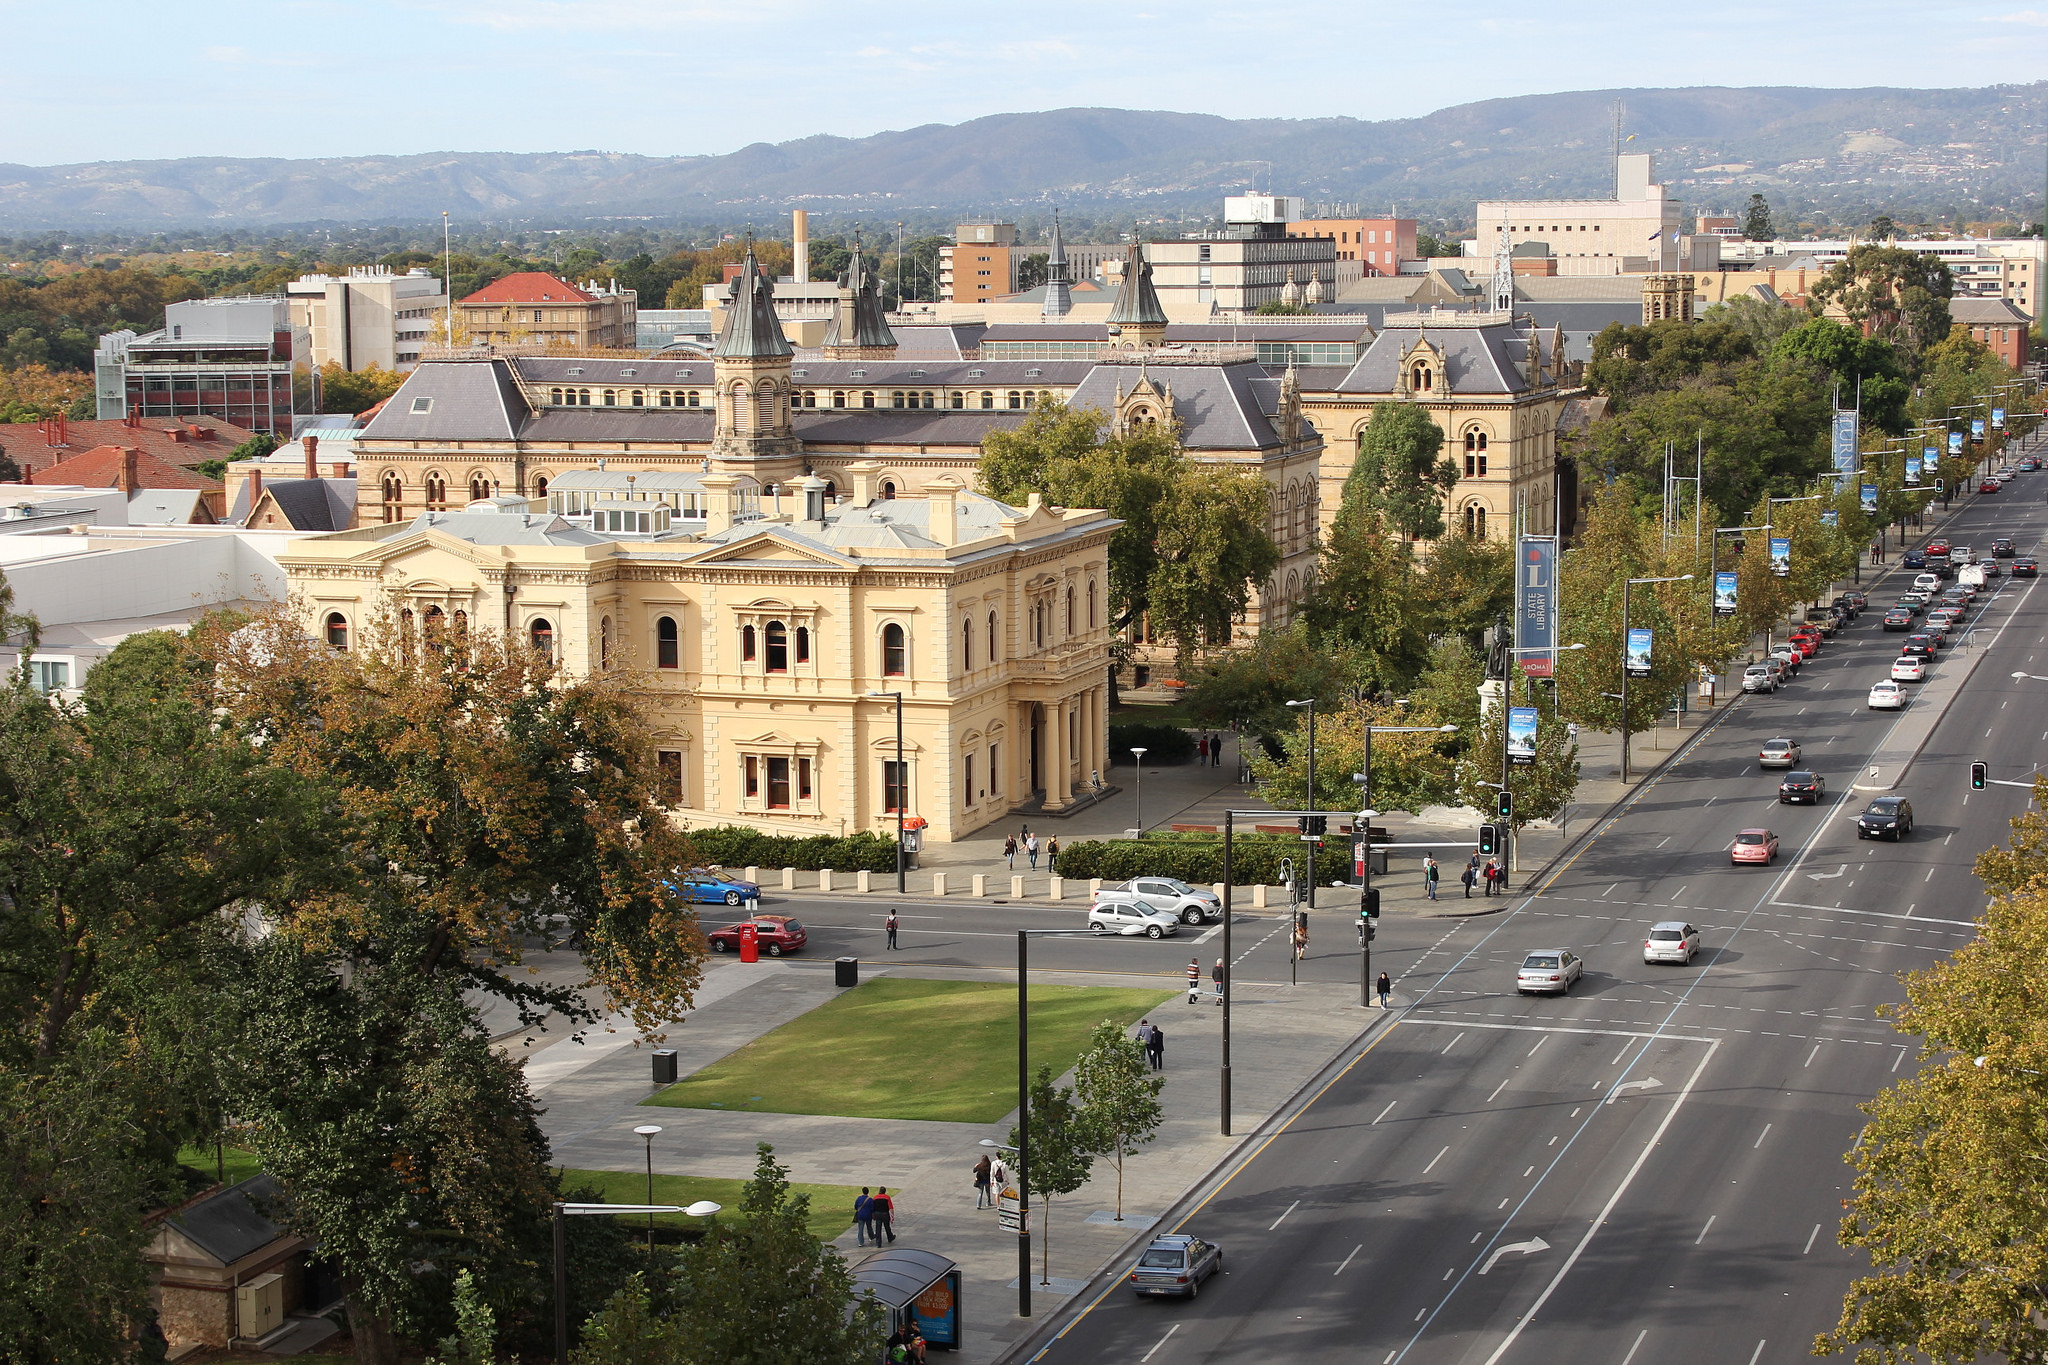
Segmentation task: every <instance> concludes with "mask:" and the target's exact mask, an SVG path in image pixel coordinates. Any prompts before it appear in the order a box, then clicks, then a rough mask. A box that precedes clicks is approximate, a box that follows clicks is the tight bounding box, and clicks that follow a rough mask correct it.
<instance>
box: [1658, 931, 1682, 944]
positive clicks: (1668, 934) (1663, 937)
mask: <svg viewBox="0 0 2048 1365" xmlns="http://www.w3.org/2000/svg"><path fill="white" fill-rule="evenodd" d="M1684 937H1685V935H1684V934H1683V933H1682V932H1680V931H1679V930H1677V929H1652V930H1651V931H1650V939H1651V941H1652V942H1654V943H1676V942H1678V940H1680V939H1682V938H1684Z"/></svg>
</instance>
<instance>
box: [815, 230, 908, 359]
mask: <svg viewBox="0 0 2048 1365" xmlns="http://www.w3.org/2000/svg"><path fill="white" fill-rule="evenodd" d="M839 288H840V291H841V293H842V294H845V293H849V292H850V293H851V294H852V295H853V335H852V336H851V337H847V336H843V335H841V333H840V321H841V318H840V313H841V311H842V310H841V309H839V308H835V309H833V310H832V321H831V322H830V323H829V324H828V325H827V326H826V328H825V344H826V345H827V346H876V347H883V346H886V347H889V348H890V349H892V350H893V349H894V348H895V345H896V335H895V333H893V332H891V331H890V330H889V323H888V320H887V319H885V318H884V317H883V316H882V297H881V295H880V294H878V293H876V292H875V282H874V280H873V279H871V278H870V277H869V275H868V267H867V262H866V261H864V260H863V259H862V258H861V250H860V237H859V236H858V235H856V236H855V237H854V239H853V253H852V255H850V256H849V257H847V261H846V273H845V274H844V275H841V276H840V277H839Z"/></svg>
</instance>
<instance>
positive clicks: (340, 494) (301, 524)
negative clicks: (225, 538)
mask: <svg viewBox="0 0 2048 1365" xmlns="http://www.w3.org/2000/svg"><path fill="white" fill-rule="evenodd" d="M355 490H356V481H355V480H354V479H276V480H273V481H271V482H269V483H266V484H264V485H263V494H262V496H261V497H260V498H258V499H257V502H256V506H255V507H254V508H252V509H251V510H250V512H249V514H248V516H247V518H246V520H245V522H244V524H245V525H248V526H252V527H258V528H260V527H262V526H264V525H266V524H267V523H266V522H264V521H263V520H261V518H263V517H266V516H267V515H269V513H268V511H267V510H266V506H265V504H269V505H270V506H272V507H275V508H276V509H277V515H279V516H281V517H283V518H284V520H285V524H286V525H288V526H290V527H291V528H292V529H293V530H294V531H346V530H347V529H348V528H349V523H350V522H351V521H353V520H354V519H355V505H356V491H355Z"/></svg>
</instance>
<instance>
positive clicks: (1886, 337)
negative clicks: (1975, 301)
mask: <svg viewBox="0 0 2048 1365" xmlns="http://www.w3.org/2000/svg"><path fill="white" fill-rule="evenodd" d="M1954 292H1955V277H1954V276H1953V275H1952V274H1950V272H1949V268H1948V263H1947V262H1945V261H1943V260H1942V259H1941V258H1940V257H1938V256H1933V255H1929V254H1928V253H1926V252H1924V251H1911V250H1908V249H1906V248H1904V247H1892V246H1877V245H1874V244H1870V243H1865V244H1863V245H1861V246H1854V247H1851V248H1849V254H1848V256H1847V258H1845V259H1844V260H1843V261H1842V262H1841V263H1840V264H1837V265H1834V266H1830V267H1829V268H1828V270H1827V273H1825V274H1824V275H1822V276H1821V277H1820V279H1819V280H1818V281H1816V282H1815V283H1814V285H1813V287H1812V288H1811V289H1809V290H1808V291H1807V307H1808V308H1810V309H1812V310H1813V311H1814V313H1815V314H1816V315H1818V314H1820V313H1821V312H1822V311H1823V310H1824V309H1826V308H1827V307H1829V306H1830V305H1839V306H1840V308H1841V309H1842V311H1843V313H1844V314H1845V315H1846V316H1847V318H1848V321H1849V322H1850V323H1852V324H1853V325H1854V326H1856V327H1857V328H1859V329H1860V330H1861V331H1862V332H1863V334H1864V335H1865V336H1869V337H1874V338H1876V339H1877V340H1880V341H1887V342H1890V343H1891V344H1892V345H1894V346H1896V347H1897V348H1898V350H1899V354H1900V356H1901V357H1902V358H1903V360H1904V361H1905V364H1906V368H1907V371H1908V373H1917V372H1918V370H1919V366H1920V357H1921V353H1922V352H1924V351H1925V350H1926V349H1927V348H1928V347H1929V346H1932V345H1933V344H1934V343H1935V342H1937V341H1940V340H1942V339H1943V338H1944V337H1946V336H1947V335H1948V333H1949V313H1948V301H1949V298H1950V297H1951V296H1952V295H1953V294H1954Z"/></svg>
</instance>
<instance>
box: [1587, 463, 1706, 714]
mask: <svg viewBox="0 0 2048 1365" xmlns="http://www.w3.org/2000/svg"><path fill="white" fill-rule="evenodd" d="M1655 535H1656V532H1655V529H1654V528H1653V527H1651V526H1649V525H1647V524H1646V523H1645V522H1644V520H1643V518H1642V516H1641V513H1640V512H1639V510H1638V509H1637V507H1636V500H1635V494H1634V490H1633V489H1631V488H1630V487H1629V486H1628V485H1627V484H1626V483H1616V484H1614V485H1612V486H1610V487H1608V488H1606V489H1603V490H1602V491H1601V494H1600V496H1599V498H1598V499H1597V500H1596V501H1595V502H1594V504H1593V507H1592V509H1591V511H1590V512H1589V514H1588V516H1587V519H1586V525H1585V529H1584V530H1583V531H1582V533H1581V534H1580V537H1579V543H1578V545H1577V546H1575V547H1574V548H1573V552H1572V553H1571V554H1569V555H1566V556H1564V563H1563V565H1562V567H1561V570H1560V572H1559V576H1558V577H1559V592H1560V598H1561V607H1562V611H1561V623H1560V634H1559V638H1560V639H1561V640H1565V641H1570V642H1572V643H1584V644H1585V646H1586V648H1584V649H1581V650H1573V651H1570V652H1569V653H1562V654H1560V655H1559V656H1558V663H1557V709H1558V710H1559V711H1560V712H1561V713H1562V714H1563V715H1564V716H1565V717H1566V718H1567V719H1569V720H1573V721H1576V722H1578V723H1579V724H1580V725H1582V726H1590V727H1593V728H1596V729H1602V730H1612V729H1618V728H1620V725H1621V720H1622V713H1621V703H1620V694H1621V682H1622V668H1623V649H1624V625H1625V624H1626V625H1627V626H1634V627H1641V628H1647V629H1649V630H1650V631H1651V633H1652V646H1653V647H1652V652H1651V659H1650V674H1649V676H1648V677H1641V678H1637V677H1632V678H1630V679H1629V681H1628V728H1629V729H1630V730H1631V731H1638V732H1640V731H1643V730H1646V729H1648V728H1649V727H1650V726H1651V725H1652V724H1654V723H1655V721H1656V719H1657V717H1658V716H1659V715H1660V714H1661V713H1662V712H1663V711H1664V709H1665V708H1666V707H1668V706H1670V705H1671V704H1672V703H1673V702H1674V701H1675V700H1676V699H1677V697H1678V694H1679V692H1680V690H1681V689H1682V688H1684V687H1685V686H1686V685H1687V683H1688V682H1690V681H1691V679H1692V677H1693V674H1694V670H1695V668H1696V667H1697V664H1698V662H1699V660H1698V658H1697V656H1696V653H1695V650H1694V649H1693V648H1690V647H1688V645H1687V644H1686V643H1685V642H1684V641H1683V640H1682V639H1681V633H1680V630H1679V629H1677V628H1676V627H1677V626H1678V623H1679V622H1680V621H1681V620H1682V618H1684V617H1685V616H1687V615H1696V614H1697V612H1698V610H1699V608H1698V604H1697V602H1696V600H1695V599H1694V597H1693V595H1692V594H1691V593H1689V592H1688V591H1687V590H1688V589H1691V588H1693V587H1695V586H1696V585H1697V583H1698V579H1697V578H1695V580H1694V582H1693V583H1658V584H1642V585H1638V586H1636V587H1634V588H1632V589H1629V590H1627V594H1626V596H1627V601H1628V606H1629V619H1628V621H1627V622H1626V623H1624V622H1623V620H1622V605H1623V598H1624V587H1623V584H1624V580H1626V579H1631V578H1662V577H1672V576H1675V575H1673V574H1666V573H1664V572H1662V570H1663V569H1665V568H1666V567H1667V566H1668V563H1667V561H1666V559H1665V557H1664V555H1663V553H1662V550H1661V548H1660V547H1659V546H1657V545H1656V544H1655V543H1654V536H1655ZM1687 549H1688V551H1689V550H1690V546H1688V547H1687ZM1677 572H1678V573H1687V572H1692V570H1691V569H1689V568H1687V569H1679V570H1677Z"/></svg>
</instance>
